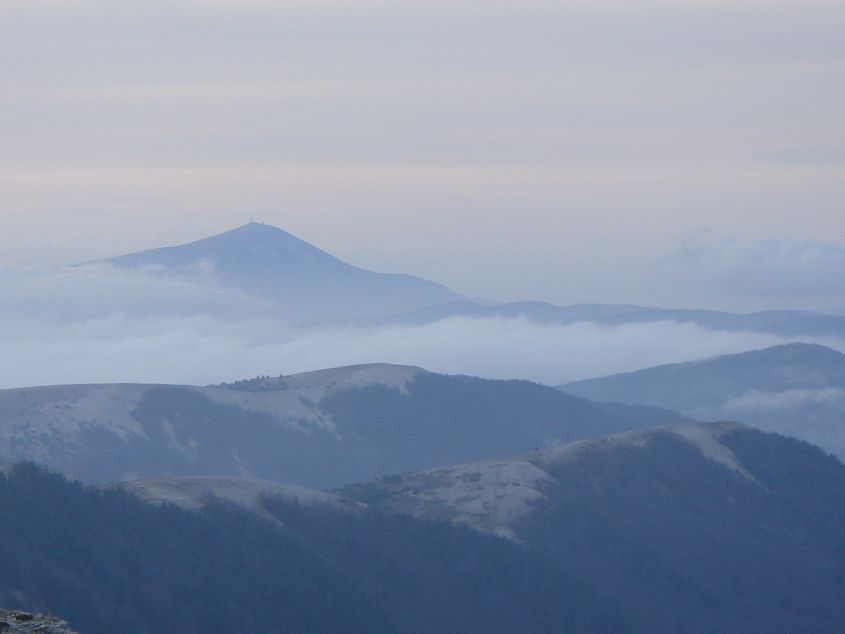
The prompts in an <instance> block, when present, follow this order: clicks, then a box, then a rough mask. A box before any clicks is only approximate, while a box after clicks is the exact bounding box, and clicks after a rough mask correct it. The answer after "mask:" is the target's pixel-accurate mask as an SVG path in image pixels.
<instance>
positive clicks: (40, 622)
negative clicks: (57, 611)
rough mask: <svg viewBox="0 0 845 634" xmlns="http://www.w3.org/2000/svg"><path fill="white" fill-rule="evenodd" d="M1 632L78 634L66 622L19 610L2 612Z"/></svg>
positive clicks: (0, 613) (0, 616) (7, 633)
mask: <svg viewBox="0 0 845 634" xmlns="http://www.w3.org/2000/svg"><path fill="white" fill-rule="evenodd" d="M0 632H2V634H29V633H35V632H37V633H38V634H78V633H77V632H75V631H74V630H72V629H70V626H69V625H68V624H67V622H66V621H62V620H61V619H57V618H55V617H52V616H45V615H44V614H32V613H30V612H20V611H19V610H0Z"/></svg>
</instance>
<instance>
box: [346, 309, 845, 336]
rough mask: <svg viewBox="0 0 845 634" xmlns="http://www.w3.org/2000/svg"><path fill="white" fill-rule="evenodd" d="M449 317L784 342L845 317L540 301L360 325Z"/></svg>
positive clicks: (841, 332)
mask: <svg viewBox="0 0 845 634" xmlns="http://www.w3.org/2000/svg"><path fill="white" fill-rule="evenodd" d="M453 317H466V318H470V319H487V318H494V317H498V318H503V319H514V318H519V317H521V318H525V319H528V320H531V321H536V322H540V323H554V324H572V323H576V322H594V323H597V324H600V325H602V326H622V325H625V324H635V323H649V322H656V321H671V322H676V323H680V324H694V325H696V326H700V327H702V328H707V329H709V330H722V331H727V332H740V331H752V332H764V333H771V334H776V335H782V336H784V337H797V336H801V335H803V336H817V337H825V336H834V337H840V338H842V339H845V316H842V315H826V314H822V313H814V312H809V311H798V310H767V311H760V312H754V313H744V314H743V313H729V312H723V311H717V310H701V309H685V308H654V307H648V306H636V305H632V304H572V305H569V306H555V305H554V304H549V303H547V302H542V301H520V302H510V303H504V304H494V305H489V304H482V303H478V302H472V301H466V300H461V301H456V302H448V303H445V304H441V305H437V306H428V307H426V308H422V309H420V310H417V311H412V312H409V313H406V314H402V315H386V316H382V317H376V318H370V319H366V320H362V323H365V324H388V323H402V324H407V325H425V324H430V323H434V322H437V321H442V320H444V319H449V318H453Z"/></svg>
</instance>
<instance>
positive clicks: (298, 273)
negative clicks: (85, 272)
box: [102, 223, 461, 320]
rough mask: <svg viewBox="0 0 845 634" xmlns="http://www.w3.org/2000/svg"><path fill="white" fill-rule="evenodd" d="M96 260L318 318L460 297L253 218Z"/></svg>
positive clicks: (410, 308) (400, 308)
mask: <svg viewBox="0 0 845 634" xmlns="http://www.w3.org/2000/svg"><path fill="white" fill-rule="evenodd" d="M102 263H104V264H108V265H111V266H114V267H117V268H121V269H131V270H136V271H147V272H150V273H156V274H159V275H162V274H166V275H175V276H180V277H183V278H188V279H190V278H196V277H198V276H203V277H204V278H206V279H210V280H212V281H214V282H216V283H218V284H219V285H221V286H224V287H228V288H234V289H238V290H240V291H243V292H244V293H246V294H248V295H252V296H257V297H260V298H263V299H266V300H270V301H272V302H274V303H276V304H278V305H279V306H280V309H284V311H285V314H286V315H293V316H297V317H301V318H315V319H320V320H325V319H341V318H351V317H360V316H362V315H373V314H381V313H388V314H389V313H398V312H403V311H413V310H417V309H420V308H423V307H426V306H431V305H433V304H438V303H442V302H451V301H456V300H459V299H460V298H461V296H460V295H458V294H457V293H455V292H453V291H451V290H449V289H448V288H446V287H445V286H442V285H440V284H436V283H434V282H430V281H428V280H424V279H421V278H418V277H414V276H412V275H404V274H394V273H376V272H373V271H367V270H364V269H361V268H358V267H356V266H352V265H350V264H347V263H346V262H343V261H341V260H339V259H338V258H336V257H334V256H332V255H330V254H329V253H326V252H325V251H323V250H321V249H319V248H317V247H315V246H314V245H312V244H309V243H308V242H305V241H304V240H300V239H299V238H297V237H296V236H294V235H292V234H290V233H288V232H286V231H283V230H282V229H278V228H276V227H273V226H270V225H265V224H259V223H250V224H248V225H244V226H242V227H239V228H237V229H234V230H232V231H228V232H226V233H222V234H219V235H215V236H211V237H209V238H205V239H202V240H198V241H196V242H191V243H189V244H184V245H180V246H173V247H163V248H159V249H152V250H149V251H142V252H139V253H133V254H130V255H124V256H119V257H115V258H111V259H108V260H104V261H103V262H102Z"/></svg>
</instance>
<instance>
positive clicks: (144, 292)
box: [0, 268, 845, 387]
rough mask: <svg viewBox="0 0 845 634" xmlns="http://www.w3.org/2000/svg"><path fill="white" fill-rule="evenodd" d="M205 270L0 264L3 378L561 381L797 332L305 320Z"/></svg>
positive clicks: (19, 381) (35, 381)
mask: <svg viewBox="0 0 845 634" xmlns="http://www.w3.org/2000/svg"><path fill="white" fill-rule="evenodd" d="M198 280H199V281H197V280H194V281H186V280H174V279H170V278H164V277H157V276H150V275H142V274H129V273H125V272H118V271H115V270H112V269H108V268H101V269H84V270H82V269H70V270H64V271H60V272H57V273H50V274H46V273H42V274H29V275H23V274H14V275H12V274H8V273H7V274H0V293H2V295H3V296H4V297H5V298H7V299H8V300H9V301H7V302H6V303H5V304H4V306H3V309H2V311H0V359H2V360H3V361H2V363H0V387H15V386H27V385H44V384H57V383H84V382H123V381H133V382H134V381H137V382H168V383H170V382H173V383H192V384H207V383H216V382H221V381H231V380H235V379H242V378H247V377H251V376H255V375H258V374H269V375H278V374H280V373H285V374H289V373H294V372H301V371H307V370H313V369H319V368H325V367H332V366H338V365H346V364H355V363H371V362H389V363H399V364H410V365H419V366H422V367H425V368H427V369H429V370H433V371H440V372H448V373H466V374H474V375H480V376H486V377H495V378H525V379H531V380H534V381H540V382H544V383H550V384H557V383H564V382H567V381H571V380H576V379H583V378H588V377H594V376H600V375H604V374H610V373H615V372H622V371H630V370H635V369H639V368H643V367H647V366H652V365H656V364H661V363H672V362H679V361H686V360H690V359H697V358H703V357H709V356H714V355H719V354H726V353H732V352H739V351H744V350H750V349H756V348H762V347H766V346H770V345H775V344H778V343H783V342H784V341H785V340H784V339H782V338H780V337H777V336H775V335H768V334H760V333H727V332H716V331H709V330H705V329H702V328H700V327H697V326H694V325H691V324H677V323H673V322H654V323H642V324H631V325H625V326H621V327H612V328H609V327H601V326H599V325H597V324H594V323H586V322H585V323H576V324H570V325H558V324H539V323H536V322H531V321H528V320H526V319H523V318H519V319H502V318H495V319H467V318H452V319H447V320H444V321H440V322H437V323H433V324H429V325H425V326H387V327H378V328H373V327H348V326H320V327H314V326H312V327H303V326H297V325H295V324H292V323H289V322H286V321H284V320H283V319H282V318H281V317H279V316H276V315H274V314H273V313H272V311H270V310H268V305H267V304H264V303H262V302H260V301H257V300H252V299H250V298H249V297H248V296H246V295H244V294H242V293H239V292H237V291H233V290H227V289H222V288H219V287H216V286H214V285H213V284H211V283H206V282H205V281H204V279H203V278H198ZM822 343H827V344H828V345H833V346H835V347H839V348H845V343H843V342H839V341H824V342H822Z"/></svg>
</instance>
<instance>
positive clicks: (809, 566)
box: [0, 423, 845, 634]
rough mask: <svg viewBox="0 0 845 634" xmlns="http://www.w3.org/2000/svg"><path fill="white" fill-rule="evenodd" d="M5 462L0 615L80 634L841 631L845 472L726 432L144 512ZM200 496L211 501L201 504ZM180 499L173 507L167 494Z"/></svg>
mask: <svg viewBox="0 0 845 634" xmlns="http://www.w3.org/2000/svg"><path fill="white" fill-rule="evenodd" d="M7 472H8V473H7V475H6V476H0V509H2V510H3V512H2V513H0V570H2V571H3V574H2V575H0V605H15V606H16V607H20V608H24V609H30V610H39V611H42V612H44V611H49V612H53V613H56V614H61V615H63V616H64V617H65V618H67V619H68V620H69V621H70V622H71V623H73V624H74V626H75V627H78V628H79V629H80V630H81V631H82V632H85V634H101V633H102V634H115V632H119V633H120V634H148V633H149V632H177V631H178V632H179V633H180V634H189V633H196V634H200V633H202V634H207V633H208V632H261V633H262V634H270V633H276V632H278V633H283V632H285V633H286V632H297V633H298V634H310V633H318V632H320V633H322V632H325V633H332V634H334V633H336V632H344V633H355V632H361V633H364V632H366V633H367V634H377V633H379V632H384V633H387V632H395V633H403V634H404V633H408V634H411V633H413V634H444V633H455V634H457V633H458V632H460V633H461V634H465V633H466V634H471V633H478V634H482V633H483V634H524V633H525V632H531V633H532V634H542V633H549V634H552V633H554V634H559V633H561V632H579V633H580V632H589V633H591V634H596V633H604V632H606V633H611V632H612V633H614V634H616V633H618V632H625V633H630V634H640V633H642V634H646V633H648V634H676V633H677V632H684V633H685V634H723V633H724V632H755V633H756V632H760V633H763V632H765V633H766V634H795V633H796V632H813V633H814V634H821V633H830V634H839V633H840V632H841V631H842V627H841V624H842V623H843V622H845V604H843V602H842V600H841V598H842V596H843V594H845V535H843V532H842V526H843V525H845V499H843V496H842V491H843V490H845V465H843V464H842V463H841V462H839V460H837V459H836V458H834V457H832V456H829V455H826V454H824V453H823V452H822V451H821V450H819V449H818V448H816V447H813V446H811V445H809V444H807V443H803V442H800V441H797V440H793V439H789V438H786V437H783V436H778V435H776V434H766V433H763V432H760V431H757V430H753V429H749V428H746V427H743V426H741V425H737V424H735V423H718V424H708V425H694V424H687V425H682V426H677V427H668V428H662V429H655V430H650V431H633V432H628V433H624V434H617V435H613V436H608V437H606V438H603V439H594V440H586V441H580V442H576V443H570V444H567V445H560V446H557V447H550V448H547V449H542V450H539V451H536V452H532V453H529V454H523V455H520V456H514V457H510V458H502V459H497V460H489V461H484V462H481V463H473V464H466V465H455V466H452V467H441V468H437V469H433V470H429V471H425V472H418V473H415V474H407V475H404V476H396V477H391V478H385V479H382V480H380V481H376V482H372V483H369V484H367V485H359V486H355V487H347V488H346V489H345V490H344V491H343V492H337V493H335V496H343V495H344V494H345V496H346V497H347V503H344V504H340V503H337V501H335V502H332V501H331V500H329V503H322V502H321V500H320V499H319V497H320V496H319V495H314V494H311V495H309V494H307V493H306V492H304V491H302V490H298V489H297V490H294V491H288V490H284V491H282V495H272V496H269V497H268V496H262V495H258V496H257V497H255V496H253V493H254V492H255V491H256V489H255V487H249V486H241V485H242V484H243V485H246V484H248V483H244V482H242V481H238V483H234V482H232V481H231V480H228V479H227V480H222V481H220V480H217V479H215V480H211V481H208V480H204V481H203V483H201V484H202V486H200V487H197V486H195V485H196V484H197V482H196V481H195V480H194V479H192V480H188V481H186V480H185V479H179V480H178V481H176V482H175V483H174V481H173V479H169V480H167V481H166V482H164V483H162V482H158V483H157V486H155V487H154V486H153V485H154V484H156V483H150V482H147V483H146V484H145V486H144V490H145V491H146V492H147V493H150V494H153V495H147V496H145V498H146V499H149V500H150V501H154V502H155V501H158V502H159V503H157V504H150V503H148V502H144V501H141V500H139V499H137V498H136V497H135V493H137V487H134V488H133V489H132V491H133V492H132V493H130V492H129V491H126V490H120V489H105V490H103V489H99V490H98V489H93V488H86V487H83V486H82V485H79V484H73V483H69V482H67V481H66V480H64V479H63V478H62V477H60V476H57V475H54V474H50V473H48V472H45V471H43V470H41V469H39V468H37V467H35V466H33V465H31V464H30V465H19V466H17V467H14V468H13V469H10V470H7ZM174 484H175V485H178V486H174ZM163 485H167V486H163ZM236 485H237V486H236ZM261 486H262V487H263V486H264V485H261ZM215 488H216V489H217V490H219V491H220V492H221V494H225V497H226V501H225V502H224V501H223V500H222V499H220V498H218V499H217V500H214V499H209V500H207V501H205V502H203V501H202V498H204V497H205V496H204V494H203V493H202V491H201V489H206V490H208V489H210V490H212V491H213V490H214V489H215ZM156 491H158V493H156ZM227 491H228V493H226V492H227ZM176 494H179V495H176ZM180 496H181V497H182V501H183V502H185V496H187V502H188V503H187V504H183V507H184V508H177V507H176V506H174V505H172V504H168V503H167V501H168V500H174V501H177V502H178V501H179V497H180ZM221 497H223V496H221ZM349 498H352V499H353V500H354V501H349ZM194 501H197V502H198V503H194ZM231 502H234V505H233V504H232V503H231ZM197 507H199V509H200V510H198V511H190V510H187V509H188V508H197ZM256 511H257V512H256ZM57 518H61V522H57V521H56V519H57ZM485 533H488V534H485ZM489 533H493V534H494V535H501V536H503V537H506V538H507V539H501V538H500V537H496V536H491V535H490V534H489ZM209 606H213V609H209Z"/></svg>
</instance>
